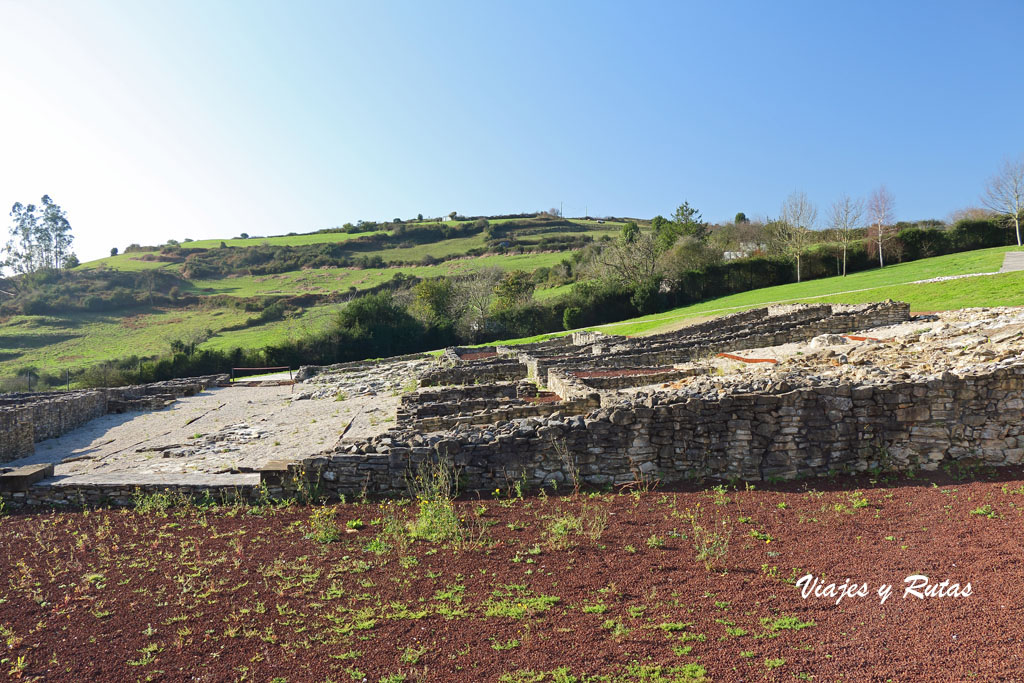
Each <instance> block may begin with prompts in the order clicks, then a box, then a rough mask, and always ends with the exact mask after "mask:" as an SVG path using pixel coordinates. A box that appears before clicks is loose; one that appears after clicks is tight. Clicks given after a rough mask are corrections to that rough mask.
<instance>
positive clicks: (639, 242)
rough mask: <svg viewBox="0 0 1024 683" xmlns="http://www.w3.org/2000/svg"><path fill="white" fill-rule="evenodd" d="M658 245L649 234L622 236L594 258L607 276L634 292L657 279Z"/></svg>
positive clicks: (640, 233) (639, 233)
mask: <svg viewBox="0 0 1024 683" xmlns="http://www.w3.org/2000/svg"><path fill="white" fill-rule="evenodd" d="M658 254H659V252H658V245H657V242H656V241H655V239H654V236H653V235H651V234H650V233H643V232H639V231H638V232H637V233H636V234H632V233H630V234H624V235H623V236H621V237H620V238H619V239H617V240H615V241H614V242H612V243H611V244H609V245H608V246H606V247H605V248H604V249H602V250H601V252H600V254H598V256H597V259H596V261H597V263H598V265H600V266H601V267H602V268H603V270H604V271H605V273H606V274H608V275H611V276H612V277H613V278H615V279H617V280H620V281H621V282H623V283H625V284H626V285H627V286H628V287H630V288H634V287H637V286H639V285H641V284H643V283H645V282H650V281H652V280H654V279H655V278H657V277H658V275H659V271H658Z"/></svg>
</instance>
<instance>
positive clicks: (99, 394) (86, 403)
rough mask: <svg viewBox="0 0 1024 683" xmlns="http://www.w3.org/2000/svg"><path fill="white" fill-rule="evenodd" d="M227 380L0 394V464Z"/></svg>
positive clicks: (215, 377)
mask: <svg viewBox="0 0 1024 683" xmlns="http://www.w3.org/2000/svg"><path fill="white" fill-rule="evenodd" d="M226 380H227V376H226V375H211V376H208V377H195V378H189V379H186V380H171V381H168V382H157V383H154V384H143V385H136V386H129V387H116V388H111V389H95V390H84V391H70V392H45V393H35V394H33V393H27V394H7V395H4V396H0V462H10V461H11V460H17V459H18V458H23V457H25V456H27V455H31V454H32V453H33V452H35V444H36V442H38V441H43V440H44V439H52V438H55V437H58V436H61V435H62V434H66V433H68V432H70V431H71V430H73V429H77V428H79V427H81V426H82V425H84V424H86V423H88V422H90V421H91V420H94V419H96V418H97V417H101V416H103V415H106V414H108V413H123V412H128V411H135V410H154V409H157V408H163V407H164V406H166V405H168V403H169V402H172V401H174V400H175V399H177V398H181V397H182V396H192V395H194V394H197V393H198V392H200V391H202V390H203V389H205V388H207V387H208V386H211V385H213V384H219V383H221V382H224V381H226Z"/></svg>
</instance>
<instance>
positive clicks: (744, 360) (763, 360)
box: [718, 353, 779, 363]
mask: <svg viewBox="0 0 1024 683" xmlns="http://www.w3.org/2000/svg"><path fill="white" fill-rule="evenodd" d="M718 357H719V358H728V359H729V360H738V361H740V362H742V363H778V362H779V361H777V360H775V359H774V358H744V357H743V356H737V355H735V354H732V353H720V354H718Z"/></svg>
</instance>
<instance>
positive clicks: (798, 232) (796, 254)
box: [772, 192, 818, 282]
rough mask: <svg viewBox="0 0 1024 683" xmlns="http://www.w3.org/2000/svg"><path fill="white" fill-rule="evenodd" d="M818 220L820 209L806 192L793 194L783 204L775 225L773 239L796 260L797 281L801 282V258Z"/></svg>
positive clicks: (784, 251)
mask: <svg viewBox="0 0 1024 683" xmlns="http://www.w3.org/2000/svg"><path fill="white" fill-rule="evenodd" d="M817 220H818V209H817V207H815V206H814V204H812V203H811V202H810V200H809V199H807V194H806V193H804V192H793V193H792V194H791V195H789V197H787V198H786V201H785V202H783V203H782V210H781V211H780V213H779V219H778V220H777V221H775V224H774V225H773V230H772V234H773V238H774V241H775V242H776V243H777V245H778V248H779V249H780V250H781V251H782V252H783V253H785V254H787V255H788V256H789V257H790V258H794V259H796V281H797V282H800V258H801V257H802V256H803V252H804V249H805V248H806V247H807V245H808V244H809V243H810V241H811V230H812V229H813V228H814V223H815V221H817Z"/></svg>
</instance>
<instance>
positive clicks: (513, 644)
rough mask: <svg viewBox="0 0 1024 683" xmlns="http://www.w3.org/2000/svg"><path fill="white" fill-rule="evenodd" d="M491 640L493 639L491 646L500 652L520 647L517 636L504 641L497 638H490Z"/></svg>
mask: <svg viewBox="0 0 1024 683" xmlns="http://www.w3.org/2000/svg"><path fill="white" fill-rule="evenodd" d="M489 640H490V641H491V648H492V649H495V650H497V651H498V652H501V651H503V650H513V649H515V648H517V647H519V645H520V642H519V641H518V640H516V639H515V638H512V639H510V640H507V641H505V642H504V643H502V642H501V641H498V640H495V639H494V638H490V639H489Z"/></svg>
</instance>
